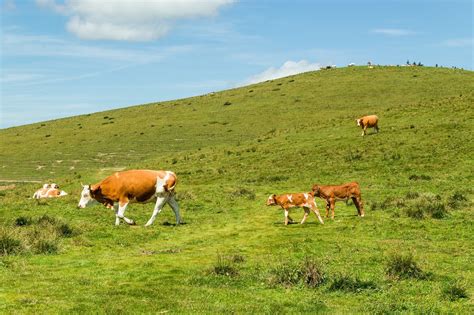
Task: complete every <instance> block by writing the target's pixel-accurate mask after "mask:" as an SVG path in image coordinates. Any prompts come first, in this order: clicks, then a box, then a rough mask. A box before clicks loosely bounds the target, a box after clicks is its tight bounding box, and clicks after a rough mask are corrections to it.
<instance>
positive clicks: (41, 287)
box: [0, 67, 474, 314]
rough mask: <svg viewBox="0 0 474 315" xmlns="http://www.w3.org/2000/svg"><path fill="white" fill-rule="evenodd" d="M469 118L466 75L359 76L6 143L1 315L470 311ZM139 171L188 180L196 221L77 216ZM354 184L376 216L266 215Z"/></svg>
mask: <svg viewBox="0 0 474 315" xmlns="http://www.w3.org/2000/svg"><path fill="white" fill-rule="evenodd" d="M473 104H474V74H473V73H472V72H470V71H463V70H454V69H445V68H426V67H376V68H374V69H368V68H366V67H352V68H341V69H331V70H324V71H316V72H309V73H305V74H301V75H297V76H293V77H288V78H283V79H279V80H274V81H267V82H264V83H261V84H256V85H252V86H247V87H243V88H238V89H233V90H227V91H222V92H217V93H213V94H209V95H205V96H200V97H193V98H188V99H182V100H176V101H170V102H163V103H156V104H147V105H141V106H134V107H129V108H125V109H120V110H114V111H107V112H101V113H94V114H90V115H82V116H76V117H71V118H65V119H59V120H55V121H47V122H43V123H37V124H32V125H27V126H21V127H15V128H8V129H3V130H0V139H1V143H2V148H3V150H1V152H0V170H1V171H0V185H3V186H1V187H0V189H2V190H0V204H1V207H0V279H1V284H2V285H1V286H0V312H2V313H91V312H94V313H113V314H117V313H139V312H140V313H161V312H163V313H165V312H170V313H221V312H232V313H305V312H306V313H309V312H331V313H334V312H335V313H366V312H368V313H393V312H406V313H427V312H434V313H466V314H467V313H473V312H474V303H473V296H474V287H473V285H472V284H473V283H474V275H473V272H474V268H473V267H472V266H473V265H472V261H474V254H473V253H474V233H473V232H472V231H473V230H474V229H473V228H474V226H473V222H474V220H473V219H474V212H473V206H472V205H473V192H474V191H473V188H472V187H473V179H474V178H473V174H474V173H473V169H474V159H473V152H474V139H473V131H474V110H473ZM366 114H377V115H378V116H379V117H380V133H379V134H372V131H369V135H367V136H366V137H361V130H360V129H359V128H358V127H357V126H356V124H355V118H358V117H359V116H362V115H366ZM133 168H146V169H169V170H173V171H174V172H176V174H177V175H178V178H179V184H178V186H177V191H178V198H179V203H180V206H181V208H182V217H183V219H184V221H185V224H183V225H180V226H174V224H171V223H173V222H174V215H173V213H172V211H171V209H170V208H169V207H166V208H165V209H164V210H163V211H162V212H161V214H160V215H159V216H158V218H157V220H156V221H155V224H154V225H153V226H152V227H150V228H144V227H143V225H144V224H145V223H146V221H147V220H148V218H149V216H150V215H151V212H152V208H153V205H152V204H147V205H137V204H132V205H130V206H129V208H128V210H127V217H129V218H132V219H134V220H135V221H136V222H137V223H138V225H137V226H127V225H124V224H122V225H121V226H119V227H116V226H114V219H115V218H114V214H113V212H112V211H111V210H107V209H106V208H104V207H102V206H99V205H98V206H94V207H90V208H86V209H80V210H79V209H77V208H76V206H77V203H78V200H79V193H80V191H81V185H80V183H81V182H82V183H84V184H86V183H95V182H97V181H99V180H101V179H102V178H104V177H105V176H108V175H110V174H111V173H113V172H114V171H115V170H121V169H133ZM353 180H356V181H358V182H359V183H360V185H361V189H362V198H363V200H364V205H365V210H366V217H364V218H359V217H357V216H356V214H357V212H356V209H355V207H354V206H353V205H351V204H348V205H346V204H345V203H344V202H339V203H337V204H336V219H335V220H330V219H325V224H324V225H321V224H319V223H318V222H317V219H316V218H315V216H314V215H313V216H312V217H310V218H309V219H308V221H307V223H306V224H305V225H299V224H293V225H289V226H284V225H283V219H284V218H283V211H282V210H281V209H278V208H275V207H266V206H265V201H266V198H267V197H268V195H269V194H271V193H284V192H307V191H309V190H310V188H311V186H312V184H314V183H320V184H339V183H343V182H347V181H353ZM28 181H40V182H56V183H58V184H60V186H61V188H62V189H64V190H66V191H67V192H68V193H70V195H68V196H66V197H64V198H62V199H56V200H45V201H43V200H42V201H41V202H39V203H38V202H36V201H35V200H32V199H30V197H31V196H32V195H33V192H34V191H35V190H36V189H37V188H39V187H40V186H41V184H39V183H29V182H28ZM2 182H3V183H2ZM317 203H318V206H319V208H320V211H321V213H324V204H323V202H322V201H321V200H317ZM302 216H303V211H302V210H301V209H296V210H294V211H293V212H292V217H293V218H294V219H296V220H298V219H301V218H302Z"/></svg>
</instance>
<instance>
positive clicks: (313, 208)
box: [311, 201, 324, 224]
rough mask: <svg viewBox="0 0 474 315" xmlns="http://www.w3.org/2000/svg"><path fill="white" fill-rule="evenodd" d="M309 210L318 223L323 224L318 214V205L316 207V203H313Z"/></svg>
mask: <svg viewBox="0 0 474 315" xmlns="http://www.w3.org/2000/svg"><path fill="white" fill-rule="evenodd" d="M311 210H313V212H314V214H315V215H316V216H317V217H318V220H319V222H321V224H324V221H323V219H322V218H321V215H320V214H319V210H318V205H316V201H313V204H312V206H311Z"/></svg>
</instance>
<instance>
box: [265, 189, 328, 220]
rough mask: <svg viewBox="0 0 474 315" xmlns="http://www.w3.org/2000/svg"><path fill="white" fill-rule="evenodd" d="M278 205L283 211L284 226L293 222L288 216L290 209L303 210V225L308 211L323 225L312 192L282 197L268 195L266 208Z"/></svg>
mask: <svg viewBox="0 0 474 315" xmlns="http://www.w3.org/2000/svg"><path fill="white" fill-rule="evenodd" d="M276 205H279V206H280V207H282V208H283V209H284V210H285V225H288V222H293V219H291V217H290V215H289V210H290V208H303V210H304V217H303V220H301V224H303V223H304V222H305V221H306V219H307V218H308V215H309V213H310V209H311V210H312V211H313V212H314V214H315V215H316V216H317V217H318V219H319V222H321V224H324V222H323V219H322V218H321V216H320V215H319V210H318V206H317V205H316V202H315V201H314V195H313V193H312V192H309V193H296V194H283V195H275V194H273V195H270V196H269V197H268V199H267V206H276Z"/></svg>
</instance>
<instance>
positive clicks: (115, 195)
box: [78, 170, 181, 226]
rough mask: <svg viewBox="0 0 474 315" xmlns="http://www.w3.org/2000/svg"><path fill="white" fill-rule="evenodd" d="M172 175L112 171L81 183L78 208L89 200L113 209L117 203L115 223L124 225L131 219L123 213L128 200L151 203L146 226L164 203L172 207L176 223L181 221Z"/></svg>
mask: <svg viewBox="0 0 474 315" xmlns="http://www.w3.org/2000/svg"><path fill="white" fill-rule="evenodd" d="M176 183H177V177H176V174H175V173H173V172H170V171H152V170H129V171H123V172H116V173H114V174H113V175H111V176H109V177H107V178H105V179H104V180H102V181H101V182H99V183H97V184H94V185H85V186H83V190H82V193H81V200H80V201H79V205H78V207H79V208H85V207H86V206H87V205H88V204H90V203H91V202H93V201H97V202H99V203H101V204H103V205H104V206H106V207H107V208H109V209H114V203H115V202H118V210H117V211H116V215H115V225H119V224H120V219H123V220H124V221H125V222H127V223H128V224H135V222H134V221H133V220H131V219H129V218H127V217H125V216H124V213H125V210H126V209H127V205H128V204H129V203H131V202H139V203H146V202H153V201H155V208H154V210H153V214H152V216H151V218H150V219H149V220H148V222H147V223H146V224H145V226H150V225H151V224H153V222H154V221H155V219H156V216H157V215H158V213H160V211H161V209H162V208H163V206H164V205H165V204H166V203H168V204H169V205H170V207H171V208H172V209H173V212H174V214H175V217H176V224H179V223H180V222H181V219H180V216H179V205H178V202H177V201H176V199H175V191H174V189H175V187H176Z"/></svg>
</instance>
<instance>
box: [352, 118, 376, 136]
mask: <svg viewBox="0 0 474 315" xmlns="http://www.w3.org/2000/svg"><path fill="white" fill-rule="evenodd" d="M356 122H357V126H360V127H361V128H362V136H365V132H366V130H367V128H374V129H375V131H376V132H377V133H378V132H379V126H378V123H379V118H378V117H377V116H376V115H369V116H364V117H361V118H359V119H356Z"/></svg>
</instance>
